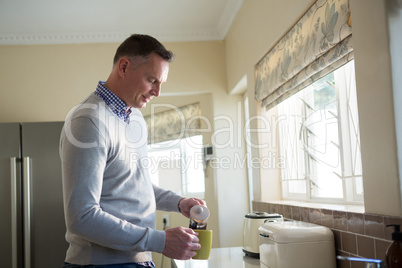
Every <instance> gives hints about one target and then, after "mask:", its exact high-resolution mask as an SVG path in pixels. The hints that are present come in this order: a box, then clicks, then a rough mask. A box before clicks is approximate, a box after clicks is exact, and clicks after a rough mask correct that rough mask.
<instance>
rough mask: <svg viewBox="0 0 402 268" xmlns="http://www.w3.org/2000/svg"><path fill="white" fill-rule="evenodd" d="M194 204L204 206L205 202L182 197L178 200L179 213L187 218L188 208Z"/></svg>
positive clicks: (188, 215)
mask: <svg viewBox="0 0 402 268" xmlns="http://www.w3.org/2000/svg"><path fill="white" fill-rule="evenodd" d="M196 205H201V206H206V202H205V201H204V200H201V199H198V198H182V199H181V200H180V202H179V209H180V212H181V214H183V215H184V216H185V217H187V218H189V217H190V209H191V208H192V207H194V206H196Z"/></svg>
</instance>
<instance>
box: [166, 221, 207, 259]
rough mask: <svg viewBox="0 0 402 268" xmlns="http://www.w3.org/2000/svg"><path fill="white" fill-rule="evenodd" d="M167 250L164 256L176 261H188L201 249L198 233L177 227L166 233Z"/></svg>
mask: <svg viewBox="0 0 402 268" xmlns="http://www.w3.org/2000/svg"><path fill="white" fill-rule="evenodd" d="M165 234H166V240H165V248H164V249H163V251H162V254H163V255H165V256H166V257H168V258H171V259H176V260H188V259H190V258H192V257H193V256H194V255H195V252H194V251H195V250H198V249H200V248H201V245H200V244H199V243H198V242H199V240H198V237H197V235H198V233H196V232H194V231H193V229H191V228H184V227H181V226H180V227H175V228H171V229H167V230H166V231H165Z"/></svg>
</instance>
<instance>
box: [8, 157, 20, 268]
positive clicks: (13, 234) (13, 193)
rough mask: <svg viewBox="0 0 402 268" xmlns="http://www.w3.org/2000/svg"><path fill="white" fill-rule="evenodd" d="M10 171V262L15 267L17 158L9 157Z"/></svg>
mask: <svg viewBox="0 0 402 268" xmlns="http://www.w3.org/2000/svg"><path fill="white" fill-rule="evenodd" d="M10 173H11V263H12V268H17V250H18V248H17V243H18V242H17V239H18V238H17V158H16V157H11V158H10Z"/></svg>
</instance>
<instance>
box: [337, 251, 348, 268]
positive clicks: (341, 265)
mask: <svg viewBox="0 0 402 268" xmlns="http://www.w3.org/2000/svg"><path fill="white" fill-rule="evenodd" d="M336 255H337V256H338V255H339V256H346V257H349V256H350V254H347V253H345V252H343V251H339V250H337V251H336ZM336 267H338V268H350V261H344V260H338V259H337V260H336Z"/></svg>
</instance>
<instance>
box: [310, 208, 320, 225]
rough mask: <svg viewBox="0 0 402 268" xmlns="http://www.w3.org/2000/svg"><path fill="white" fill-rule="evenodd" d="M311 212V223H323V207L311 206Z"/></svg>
mask: <svg viewBox="0 0 402 268" xmlns="http://www.w3.org/2000/svg"><path fill="white" fill-rule="evenodd" d="M309 214H310V215H309V218H310V222H311V223H314V224H321V209H315V208H310V210H309Z"/></svg>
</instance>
